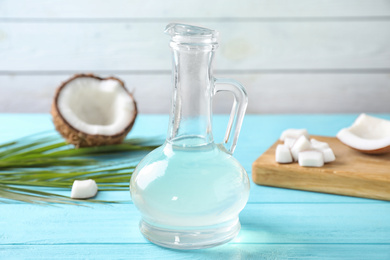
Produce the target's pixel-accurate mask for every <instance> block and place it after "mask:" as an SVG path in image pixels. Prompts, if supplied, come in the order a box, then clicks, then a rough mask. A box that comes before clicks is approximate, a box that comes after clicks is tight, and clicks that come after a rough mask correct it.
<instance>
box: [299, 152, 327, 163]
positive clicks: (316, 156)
mask: <svg viewBox="0 0 390 260" xmlns="http://www.w3.org/2000/svg"><path fill="white" fill-rule="evenodd" d="M298 163H299V165H300V166H304V167H322V166H324V157H323V154H322V153H321V152H319V151H303V152H300V153H299V155H298Z"/></svg>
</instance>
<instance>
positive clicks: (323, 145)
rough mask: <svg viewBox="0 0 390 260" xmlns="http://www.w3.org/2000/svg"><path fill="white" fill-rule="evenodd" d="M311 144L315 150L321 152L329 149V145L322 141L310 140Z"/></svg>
mask: <svg viewBox="0 0 390 260" xmlns="http://www.w3.org/2000/svg"><path fill="white" fill-rule="evenodd" d="M310 143H311V146H312V147H313V149H315V150H319V151H322V150H324V149H326V148H329V144H328V143H326V142H321V141H318V140H316V139H314V138H312V139H310Z"/></svg>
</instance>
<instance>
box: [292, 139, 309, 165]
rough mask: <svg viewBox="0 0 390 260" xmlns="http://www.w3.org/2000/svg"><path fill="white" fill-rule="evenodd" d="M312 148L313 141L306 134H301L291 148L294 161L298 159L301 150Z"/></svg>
mask: <svg viewBox="0 0 390 260" xmlns="http://www.w3.org/2000/svg"><path fill="white" fill-rule="evenodd" d="M310 149H312V147H311V143H310V142H309V140H307V138H306V136H304V135H301V136H300V137H299V138H298V139H297V141H296V142H295V143H294V145H293V147H292V148H291V154H292V157H293V159H294V161H297V160H298V154H299V152H302V151H306V150H310Z"/></svg>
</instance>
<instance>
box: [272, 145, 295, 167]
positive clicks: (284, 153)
mask: <svg viewBox="0 0 390 260" xmlns="http://www.w3.org/2000/svg"><path fill="white" fill-rule="evenodd" d="M275 161H276V162H278V163H291V162H293V159H292V156H291V152H290V149H289V148H288V147H287V146H286V145H283V144H278V146H276V151H275Z"/></svg>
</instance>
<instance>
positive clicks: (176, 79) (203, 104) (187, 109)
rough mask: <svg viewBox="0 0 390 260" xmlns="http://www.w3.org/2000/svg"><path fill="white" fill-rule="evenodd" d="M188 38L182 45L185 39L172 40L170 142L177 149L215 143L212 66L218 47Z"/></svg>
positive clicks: (168, 139)
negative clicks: (212, 115)
mask: <svg viewBox="0 0 390 260" xmlns="http://www.w3.org/2000/svg"><path fill="white" fill-rule="evenodd" d="M202 29H203V28H202ZM176 37H177V35H176ZM187 38H188V40H187V41H184V42H183V38H180V41H175V38H174V37H172V41H171V44H170V46H171V48H172V58H173V59H172V64H173V70H172V83H173V96H172V109H171V113H170V124H169V129H168V137H167V141H168V142H170V143H172V144H174V145H178V146H201V145H207V144H209V143H212V142H213V135H212V122H211V108H212V94H213V88H214V79H213V77H212V68H211V64H212V60H213V54H214V49H215V48H216V43H215V44H214V43H210V42H201V43H200V42H193V41H192V42H191V37H188V36H187ZM195 40H199V38H196V37H195Z"/></svg>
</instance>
